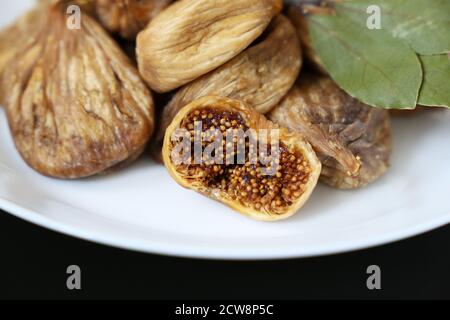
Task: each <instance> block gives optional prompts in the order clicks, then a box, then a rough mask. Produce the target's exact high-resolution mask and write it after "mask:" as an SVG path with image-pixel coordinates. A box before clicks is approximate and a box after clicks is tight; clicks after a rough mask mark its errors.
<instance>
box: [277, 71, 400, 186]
mask: <svg viewBox="0 0 450 320" xmlns="http://www.w3.org/2000/svg"><path fill="white" fill-rule="evenodd" d="M269 119H271V120H272V121H274V122H276V123H278V124H280V125H281V126H285V127H286V128H288V129H290V130H294V131H296V132H299V133H300V134H302V135H303V136H304V137H305V138H306V140H308V141H309V142H310V143H311V145H312V146H313V148H314V150H315V151H316V152H317V155H318V156H319V159H320V160H321V162H322V166H323V169H322V177H321V180H323V181H324V182H325V183H327V184H329V185H331V186H333V187H336V188H341V189H352V188H358V187H362V186H365V185H367V184H368V183H370V182H372V181H374V180H375V179H377V178H378V177H380V176H381V175H382V174H383V173H384V172H385V171H386V170H387V168H388V164H389V158H390V154H391V126H390V120H389V112H388V111H387V110H384V109H379V108H372V107H370V106H368V105H365V104H363V103H361V102H359V101H357V100H356V99H354V98H352V97H350V96H349V95H347V94H346V93H345V92H344V91H342V90H341V89H340V88H339V87H338V86H337V85H336V84H335V83H334V82H333V81H332V80H331V79H330V78H328V77H326V76H319V75H312V74H310V75H308V74H304V75H302V76H301V77H300V81H299V83H298V84H296V85H294V87H293V88H292V89H291V91H290V92H289V93H288V94H287V96H286V97H285V98H284V99H283V100H282V101H281V102H280V104H279V105H278V106H277V107H276V108H275V109H274V110H273V111H272V112H271V113H270V114H269Z"/></svg>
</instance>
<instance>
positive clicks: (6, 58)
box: [0, 5, 44, 106]
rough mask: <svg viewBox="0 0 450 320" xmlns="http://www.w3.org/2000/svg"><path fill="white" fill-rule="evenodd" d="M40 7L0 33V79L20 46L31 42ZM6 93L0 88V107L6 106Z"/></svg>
mask: <svg viewBox="0 0 450 320" xmlns="http://www.w3.org/2000/svg"><path fill="white" fill-rule="evenodd" d="M43 7H44V6H42V5H39V6H37V7H36V8H35V9H33V10H31V11H29V12H27V13H26V14H25V15H23V16H22V17H20V18H19V19H18V20H17V21H16V22H15V23H14V24H12V25H11V26H9V27H7V28H5V29H3V30H2V31H1V32H0V79H1V78H2V77H3V73H4V69H5V67H6V66H7V65H8V63H9V62H10V61H11V60H12V59H14V58H15V56H16V54H17V52H18V50H19V49H20V46H21V45H23V44H24V43H27V42H29V41H32V39H30V35H32V34H33V32H32V31H33V28H34V25H36V24H37V23H38V21H39V20H40V19H41V18H42V11H43ZM6 99H7V92H5V91H4V88H3V87H2V86H0V105H2V106H4V105H6V103H7V101H6Z"/></svg>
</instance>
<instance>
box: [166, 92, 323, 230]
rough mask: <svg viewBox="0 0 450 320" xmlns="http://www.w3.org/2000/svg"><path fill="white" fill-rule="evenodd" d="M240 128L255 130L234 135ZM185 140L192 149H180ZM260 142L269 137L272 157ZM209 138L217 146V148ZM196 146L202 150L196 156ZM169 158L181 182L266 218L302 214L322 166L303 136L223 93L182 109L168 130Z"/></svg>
mask: <svg viewBox="0 0 450 320" xmlns="http://www.w3.org/2000/svg"><path fill="white" fill-rule="evenodd" d="M197 129H198V130H199V131H200V132H198V131H197ZM261 130H267V132H271V133H269V135H270V137H267V136H266V138H263V135H261V132H262V131H261ZM272 130H276V132H277V135H278V139H275V138H274V136H273V135H272V132H273V131H272ZM236 131H241V132H253V133H250V134H249V135H247V136H239V135H238V136H236V137H235V136H233V137H235V138H233V139H230V136H229V134H235V133H236ZM196 137H200V138H201V140H200V141H199V140H197V138H196ZM246 137H247V138H248V139H247V138H246ZM183 140H184V141H187V149H186V150H188V151H189V152H188V153H187V154H183V153H181V152H180V150H181V149H180V148H179V145H180V144H181V143H182V141H183ZM255 141H256V142H258V146H260V143H261V142H262V141H265V142H267V147H268V149H270V150H271V155H270V157H271V160H270V161H266V160H267V157H268V152H267V153H265V152H264V151H263V150H267V149H265V148H264V147H263V148H261V147H260V148H259V149H258V148H257V147H256V146H255V144H253V142H255ZM209 143H212V144H213V145H214V149H213V152H211V148H210V147H211V145H212V144H209ZM185 146H186V145H185ZM221 147H222V148H221ZM241 147H242V149H241ZM196 148H198V149H197V151H200V153H197V154H196V153H194V155H193V154H192V153H191V151H192V150H196ZM255 148H257V149H258V150H255ZM240 156H241V159H240V160H241V161H239V159H238V158H239V157H240ZM254 156H256V158H257V159H256V158H254ZM163 159H164V164H165V166H166V168H167V169H168V171H169V173H170V174H171V176H172V177H173V178H174V179H175V181H176V182H177V183H179V184H180V185H181V186H183V187H185V188H188V189H191V190H194V191H196V192H199V193H201V194H203V195H205V196H207V197H209V198H212V199H214V200H217V201H220V202H222V203H224V204H226V205H228V206H229V207H231V208H233V209H234V210H236V211H238V212H240V213H242V214H245V215H247V216H249V217H252V218H254V219H257V220H264V221H274V220H280V219H285V218H288V217H290V216H292V215H293V214H294V213H296V212H297V211H298V210H299V209H300V208H301V207H302V206H303V204H304V203H305V202H306V201H307V199H308V198H309V196H310V194H311V192H312V191H313V189H314V188H315V186H316V184H317V181H318V179H319V176H320V170H321V164H320V162H319V160H318V158H317V157H316V155H315V153H314V151H313V150H312V148H311V146H310V145H309V144H308V143H307V142H306V141H304V139H303V138H302V137H301V136H300V135H298V134H296V133H290V132H288V131H287V130H286V129H279V128H277V126H275V125H274V124H273V123H272V122H270V121H268V120H267V119H266V118H265V117H264V116H263V115H261V114H259V113H258V112H257V111H255V110H253V109H251V108H250V107H248V106H247V105H246V104H245V103H243V102H241V101H239V100H233V99H228V98H223V97H217V96H207V97H203V98H200V99H198V100H195V101H193V102H192V103H190V104H188V105H187V106H185V107H184V108H183V109H182V110H181V111H180V112H179V113H178V114H177V116H176V117H175V119H174V120H173V121H172V123H171V124H170V126H169V127H168V129H167V131H166V136H165V139H164V148H163ZM181 160H182V161H181Z"/></svg>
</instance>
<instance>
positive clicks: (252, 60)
mask: <svg viewBox="0 0 450 320" xmlns="http://www.w3.org/2000/svg"><path fill="white" fill-rule="evenodd" d="M301 64H302V57H301V51H300V47H299V43H298V40H297V38H296V34H295V30H294V28H293V26H292V24H291V23H290V22H289V20H288V19H287V18H286V17H284V16H283V15H279V16H277V17H275V19H274V20H273V22H272V23H271V24H270V25H269V27H268V30H267V35H266V36H265V37H264V38H263V39H262V40H261V42H259V43H257V44H255V45H254V46H252V47H250V48H248V49H247V50H245V51H244V52H242V53H241V54H239V55H238V56H237V57H235V58H233V59H232V60H230V61H229V62H227V63H226V64H224V65H223V66H221V67H219V68H217V69H216V70H213V71H211V72H210V73H208V74H206V75H204V76H202V77H200V78H198V79H197V80H195V81H193V82H191V83H189V84H187V85H185V86H184V87H183V88H181V89H180V90H179V91H178V92H177V93H176V94H175V96H174V97H173V98H172V100H171V101H170V103H169V104H168V105H167V106H166V107H165V108H164V110H163V113H162V117H161V123H160V127H159V130H158V133H157V135H156V139H155V140H154V141H153V147H154V152H155V156H156V157H157V158H158V157H160V155H161V148H162V142H163V139H164V134H165V131H166V129H167V127H168V126H169V124H170V123H171V122H172V120H173V118H174V117H175V115H176V114H177V113H178V111H179V110H180V109H181V108H183V107H184V106H185V105H187V104H188V103H190V102H192V101H194V100H196V99H198V98H200V97H204V96H207V95H217V96H222V97H229V98H233V99H238V100H242V101H244V102H245V103H247V104H248V105H249V106H251V107H252V108H254V109H256V110H257V111H259V112H260V113H266V112H268V111H270V110H271V109H272V108H273V107H274V106H275V105H276V104H277V103H278V102H280V100H281V99H282V98H283V97H284V96H285V95H286V93H287V92H288V91H289V89H290V88H291V87H292V85H293V84H294V82H295V80H296V79H297V77H298V74H299V72H300V67H301Z"/></svg>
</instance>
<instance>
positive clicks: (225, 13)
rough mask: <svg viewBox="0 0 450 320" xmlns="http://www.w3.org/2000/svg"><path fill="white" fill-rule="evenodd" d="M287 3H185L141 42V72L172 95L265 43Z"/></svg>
mask: <svg viewBox="0 0 450 320" xmlns="http://www.w3.org/2000/svg"><path fill="white" fill-rule="evenodd" d="M282 5H283V4H282V1H281V0H233V1H229V0H217V1H204V0H180V1H177V2H175V3H174V4H172V5H171V6H170V7H168V8H167V9H166V10H164V11H163V12H162V13H161V14H159V15H158V16H157V17H156V18H155V19H153V20H152V21H151V22H150V24H149V25H148V26H147V28H146V29H145V30H143V31H141V32H140V33H139V35H138V37H137V57H138V65H139V71H140V72H141V75H142V76H143V77H144V79H145V80H146V81H147V83H148V84H149V85H150V87H151V88H152V89H154V90H155V91H157V92H167V91H171V90H173V89H176V88H178V87H180V86H182V85H184V84H186V83H188V82H191V81H192V80H194V79H196V78H198V77H200V76H201V75H204V74H206V73H208V72H209V71H211V70H214V69H216V68H217V67H219V66H221V65H222V64H224V63H225V62H227V61H229V60H230V59H232V58H234V57H235V56H237V55H238V54H239V53H241V52H242V51H243V50H244V49H245V48H247V47H248V46H249V45H250V44H251V43H252V42H253V40H255V39H256V38H257V37H259V36H260V35H261V34H262V33H263V31H264V30H265V29H266V27H267V26H268V25H269V23H270V21H271V19H272V18H273V17H274V16H275V15H276V14H278V13H279V12H280V11H281V9H282Z"/></svg>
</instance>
